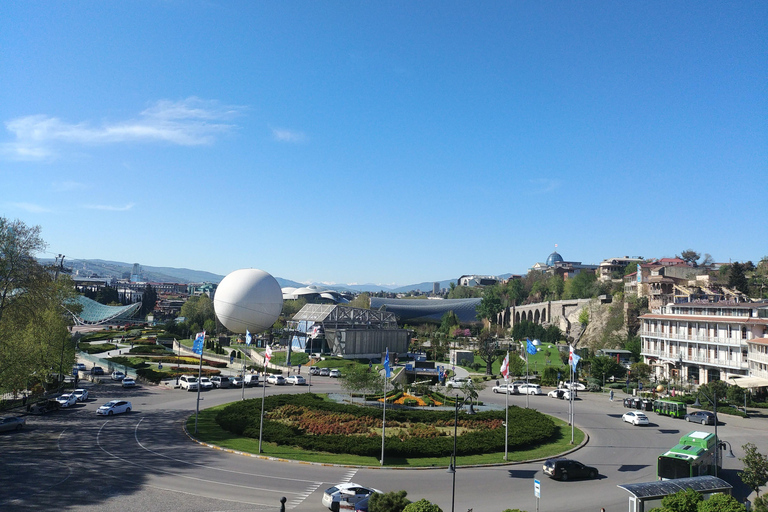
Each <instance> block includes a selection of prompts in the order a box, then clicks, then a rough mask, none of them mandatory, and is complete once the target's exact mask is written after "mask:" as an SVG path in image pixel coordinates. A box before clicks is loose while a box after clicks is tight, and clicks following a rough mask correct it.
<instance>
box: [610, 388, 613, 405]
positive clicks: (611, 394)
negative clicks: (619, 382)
mask: <svg viewBox="0 0 768 512" xmlns="http://www.w3.org/2000/svg"><path fill="white" fill-rule="evenodd" d="M609 396H610V397H611V402H613V390H611V393H610V395H609Z"/></svg>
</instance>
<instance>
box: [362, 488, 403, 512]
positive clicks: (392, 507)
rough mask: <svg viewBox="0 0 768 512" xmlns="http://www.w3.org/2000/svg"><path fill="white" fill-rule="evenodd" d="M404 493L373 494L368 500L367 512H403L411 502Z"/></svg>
mask: <svg viewBox="0 0 768 512" xmlns="http://www.w3.org/2000/svg"><path fill="white" fill-rule="evenodd" d="M407 495H408V493H407V492H406V491H393V492H385V493H378V492H375V493H373V494H372V495H371V497H370V498H369V499H368V512H403V510H404V509H405V507H406V506H408V504H410V503H411V500H409V499H408V498H406V496H407Z"/></svg>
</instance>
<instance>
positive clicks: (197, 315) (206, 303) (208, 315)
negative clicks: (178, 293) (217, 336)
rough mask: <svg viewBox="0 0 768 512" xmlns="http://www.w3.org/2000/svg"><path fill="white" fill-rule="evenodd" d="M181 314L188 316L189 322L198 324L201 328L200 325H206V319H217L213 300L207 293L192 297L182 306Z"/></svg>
mask: <svg viewBox="0 0 768 512" xmlns="http://www.w3.org/2000/svg"><path fill="white" fill-rule="evenodd" d="M181 316H183V317H184V318H186V321H187V323H188V324H190V325H194V324H197V325H198V329H199V328H200V326H203V325H205V321H206V320H214V321H215V320H216V312H215V311H214V309H213V301H212V300H211V298H210V297H208V296H207V295H205V294H203V295H196V296H194V297H190V298H189V300H187V301H186V302H185V303H184V304H183V305H182V306H181ZM193 330H194V329H193Z"/></svg>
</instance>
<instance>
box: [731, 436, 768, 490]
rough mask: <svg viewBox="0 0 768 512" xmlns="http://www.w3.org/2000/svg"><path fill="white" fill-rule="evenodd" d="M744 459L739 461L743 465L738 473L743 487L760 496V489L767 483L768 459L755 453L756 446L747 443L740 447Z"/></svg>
mask: <svg viewBox="0 0 768 512" xmlns="http://www.w3.org/2000/svg"><path fill="white" fill-rule="evenodd" d="M742 449H743V450H744V457H743V458H740V459H739V460H740V461H741V462H743V463H744V471H740V472H739V473H738V475H739V478H741V481H742V482H744V485H746V486H747V487H749V488H750V489H752V490H753V491H755V492H756V493H757V495H758V496H759V495H760V487H762V486H763V485H765V483H766V482H768V457H766V456H765V455H763V454H761V453H760V452H758V451H757V446H755V445H754V444H752V443H747V444H745V445H743V446H742Z"/></svg>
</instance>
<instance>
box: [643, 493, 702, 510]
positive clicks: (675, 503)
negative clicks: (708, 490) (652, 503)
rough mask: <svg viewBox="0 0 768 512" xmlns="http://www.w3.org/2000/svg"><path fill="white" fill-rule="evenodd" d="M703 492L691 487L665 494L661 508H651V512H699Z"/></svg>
mask: <svg viewBox="0 0 768 512" xmlns="http://www.w3.org/2000/svg"><path fill="white" fill-rule="evenodd" d="M701 500H702V498H701V494H699V493H698V492H696V491H694V490H693V489H691V488H688V489H685V490H684V491H679V492H676V493H675V494H670V495H668V496H664V498H663V499H662V500H661V508H654V509H651V512H697V511H698V508H699V502H701Z"/></svg>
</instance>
